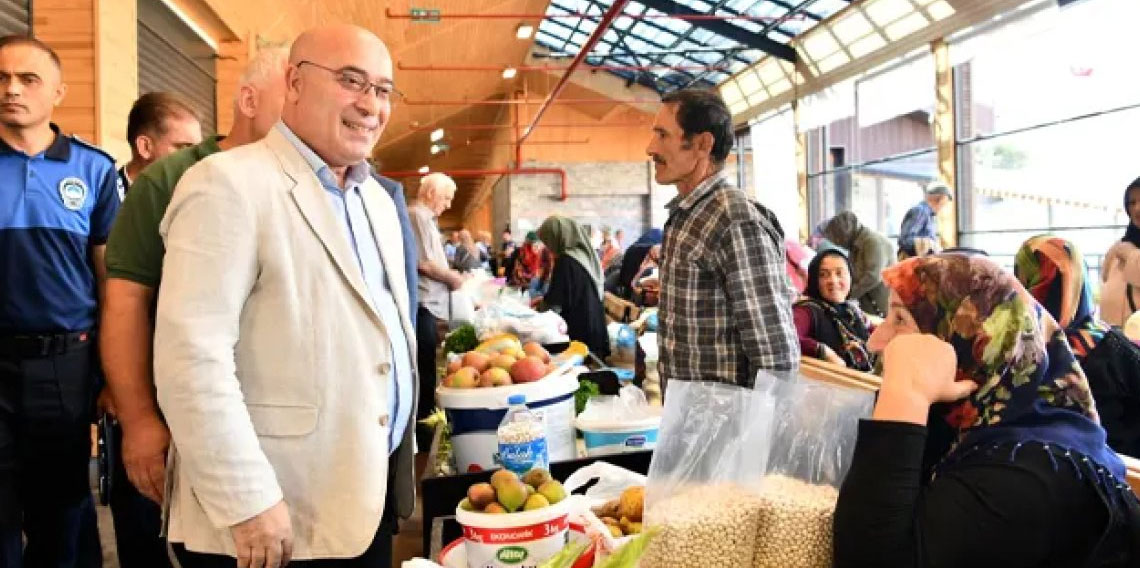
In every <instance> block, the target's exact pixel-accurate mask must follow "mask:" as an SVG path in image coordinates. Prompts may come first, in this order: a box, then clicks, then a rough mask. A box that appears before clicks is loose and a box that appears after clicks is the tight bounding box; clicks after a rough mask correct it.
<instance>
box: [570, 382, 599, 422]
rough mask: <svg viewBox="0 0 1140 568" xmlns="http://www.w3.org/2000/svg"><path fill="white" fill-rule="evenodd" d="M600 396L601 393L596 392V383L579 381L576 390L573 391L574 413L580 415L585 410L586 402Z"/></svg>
mask: <svg viewBox="0 0 1140 568" xmlns="http://www.w3.org/2000/svg"><path fill="white" fill-rule="evenodd" d="M601 394H602V391H600V390H598V383H595V382H594V381H587V380H579V381H578V390H577V391H574V413H575V414H581V413H582V411H583V410H586V401H588V400H590V399H591V398H594V397H595V396H600V395H601Z"/></svg>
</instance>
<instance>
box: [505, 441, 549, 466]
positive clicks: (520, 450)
mask: <svg viewBox="0 0 1140 568" xmlns="http://www.w3.org/2000/svg"><path fill="white" fill-rule="evenodd" d="M499 461H501V462H502V464H503V467H504V468H505V469H509V470H511V471H513V472H515V473H517V474H519V475H525V474H526V473H527V472H528V471H530V470H532V469H534V468H536V467H540V468H543V469H550V454H549V452H548V451H547V448H546V438H544V437H543V438H537V439H534V440H528V441H525V442H516V443H507V442H499Z"/></svg>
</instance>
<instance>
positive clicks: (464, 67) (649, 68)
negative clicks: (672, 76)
mask: <svg viewBox="0 0 1140 568" xmlns="http://www.w3.org/2000/svg"><path fill="white" fill-rule="evenodd" d="M397 68H398V69H399V70H400V71H494V72H496V73H498V72H500V71H502V70H504V69H507V68H510V69H514V70H515V71H568V70H570V68H569V67H566V66H564V65H518V66H512V65H405V64H403V63H398V64H397ZM666 70H675V71H717V70H720V71H727V70H728V67H726V66H724V65H590V64H588V63H587V64H585V65H584V66H583V67H582V68H580V69H575V70H574V71H575V72H582V71H591V72H593V71H666Z"/></svg>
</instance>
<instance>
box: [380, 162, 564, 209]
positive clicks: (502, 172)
mask: <svg viewBox="0 0 1140 568" xmlns="http://www.w3.org/2000/svg"><path fill="white" fill-rule="evenodd" d="M428 173H442V174H444V175H446V176H448V177H453V178H477V177H486V176H509V175H526V174H558V180H559V182H561V184H562V190H561V191H560V192H559V199H560V200H561V201H566V198H567V197H569V196H570V188H569V185H568V183H567V181H566V170H564V169H562V168H508V169H498V170H441V171H439V172H435V171H431V172H428ZM380 175H382V176H384V177H388V178H392V179H402V178H413V177H423V176H425V175H427V174H422V173H420V172H418V171H410V170H405V171H396V172H381V174H380Z"/></svg>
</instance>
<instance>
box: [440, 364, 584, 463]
mask: <svg viewBox="0 0 1140 568" xmlns="http://www.w3.org/2000/svg"><path fill="white" fill-rule="evenodd" d="M580 372H581V371H580V369H571V370H570V371H569V372H564V373H562V374H559V375H555V376H551V377H546V378H544V379H540V380H538V381H535V382H533V383H524V384H520V385H510V386H505V387H491V388H475V389H453V388H447V387H442V386H441V387H439V388H438V389H436V394H437V395H438V396H439V405H440V406H441V407H442V408H443V410H444V412H446V413H447V422H448V424H449V425H450V426H451V447H452V450H453V451H454V453H455V465H456V467H457V468H458V469H459V472H460V473H469V472H477V471H485V470H488V469H494V468H497V467H499V466H500V464H499V461H498V453H499V437H498V434H497V432H498V429H499V423H500V422H502V421H503V417H504V416H506V414H507V407H508V405H507V398H508V397H510V396H511V395H512V394H523V395H526V405H527V408H530V409H531V410H533V411H536V412H539V413H542V414H543V415H544V416H545V417H546V446H547V448H548V451H549V452H550V461H552V462H556V461H566V460H571V459H574V458H576V457H577V455H575V445H574V392H575V391H577V390H578V374H579V373H580Z"/></svg>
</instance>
